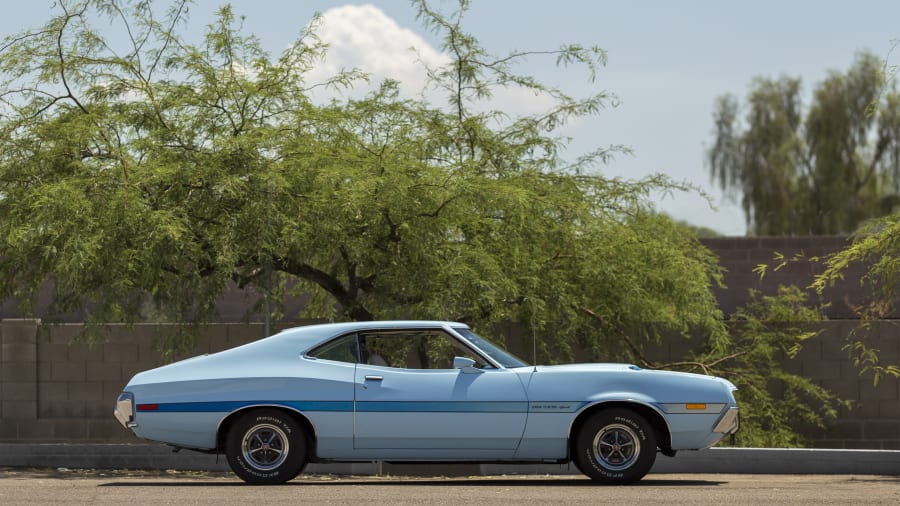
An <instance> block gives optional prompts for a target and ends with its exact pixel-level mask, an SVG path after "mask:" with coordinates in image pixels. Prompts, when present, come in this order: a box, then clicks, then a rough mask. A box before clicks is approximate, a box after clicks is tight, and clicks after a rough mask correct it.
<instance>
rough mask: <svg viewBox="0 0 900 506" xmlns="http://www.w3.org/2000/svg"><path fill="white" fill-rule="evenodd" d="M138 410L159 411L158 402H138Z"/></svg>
mask: <svg viewBox="0 0 900 506" xmlns="http://www.w3.org/2000/svg"><path fill="white" fill-rule="evenodd" d="M137 410H138V411H159V404H138V405H137Z"/></svg>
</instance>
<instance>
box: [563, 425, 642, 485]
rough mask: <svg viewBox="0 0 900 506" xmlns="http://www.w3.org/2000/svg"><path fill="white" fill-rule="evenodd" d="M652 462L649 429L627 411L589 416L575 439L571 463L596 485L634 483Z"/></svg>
mask: <svg viewBox="0 0 900 506" xmlns="http://www.w3.org/2000/svg"><path fill="white" fill-rule="evenodd" d="M655 460H656V433H655V432H654V431H653V427H652V426H651V425H650V424H649V423H648V422H647V420H645V419H644V418H643V417H642V416H640V415H638V414H637V413H635V412H634V411H631V410H629V409H622V408H616V409H608V410H605V411H601V412H599V413H596V414H594V415H592V416H591V417H590V418H588V419H587V421H586V422H585V423H584V425H583V426H582V427H581V430H580V431H579V432H578V435H577V436H576V440H575V464H576V465H577V466H578V468H579V469H580V470H581V471H582V472H583V473H584V474H586V475H588V476H589V477H590V478H591V479H593V480H594V481H597V482H600V483H607V484H616V485H621V484H626V483H634V482H636V481H638V480H640V479H641V478H643V477H644V476H645V475H646V474H647V473H648V472H650V468H651V467H653V462H654V461H655Z"/></svg>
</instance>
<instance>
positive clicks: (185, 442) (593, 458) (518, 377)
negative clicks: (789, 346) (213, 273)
mask: <svg viewBox="0 0 900 506" xmlns="http://www.w3.org/2000/svg"><path fill="white" fill-rule="evenodd" d="M735 389H736V388H735V386H734V385H733V384H731V383H730V382H728V381H726V380H724V379H721V378H715V377H711V376H703V375H697V374H687V373H676V372H667V371H653V370H644V369H640V368H639V367H636V366H634V365H622V364H575V365H558V366H531V365H528V364H526V363H525V362H523V361H522V360H520V359H518V358H516V357H514V356H512V355H510V354H509V353H507V352H506V351H504V350H502V349H501V348H499V347H497V346H496V345H494V344H492V343H491V342H490V341H488V340H486V339H484V338H482V337H479V336H478V335H476V334H475V333H474V332H472V330H470V329H469V327H468V326H466V325H464V324H461V323H453V322H441V321H382V322H356V323H337V324H326V325H312V326H308V327H299V328H295V329H290V330H285V331H284V332H281V333H279V334H276V335H274V336H271V337H268V338H266V339H262V340H260V341H256V342H253V343H250V344H246V345H244V346H240V347H237V348H233V349H230V350H227V351H223V352H220V353H215V354H212V355H205V356H201V357H195V358H191V359H188V360H184V361H181V362H177V363H174V364H170V365H166V366H163V367H159V368H157V369H152V370H149V371H144V372H142V373H139V374H137V375H135V376H134V378H132V379H131V381H130V382H129V383H128V385H127V386H126V387H125V391H124V392H123V393H122V394H121V395H120V396H119V399H118V401H117V403H116V407H115V416H116V418H117V419H118V420H119V422H120V423H121V424H122V425H123V426H125V427H127V428H129V429H131V430H132V431H133V432H134V434H135V435H137V436H138V437H141V438H144V439H149V440H153V441H161V442H163V443H167V444H169V445H172V446H175V447H179V448H188V449H193V450H200V451H206V452H212V453H225V454H226V455H227V458H228V463H229V465H230V466H231V469H232V470H233V471H234V472H235V474H237V475H238V476H239V477H240V478H241V479H243V480H244V481H246V482H249V483H254V484H278V483H284V482H286V481H288V480H290V479H292V478H294V477H295V476H297V475H298V474H299V473H300V472H301V471H302V470H303V468H304V467H305V465H306V464H307V463H308V462H360V461H373V460H382V461H402V462H458V461H465V462H473V461H487V462H522V463H527V462H558V463H564V462H568V461H572V462H574V463H575V464H576V465H577V466H578V468H579V469H580V470H581V471H582V472H583V473H585V474H586V475H588V476H590V477H591V478H592V479H594V480H595V481H598V482H602V483H613V484H619V483H631V482H635V481H637V480H640V479H641V478H642V477H643V476H644V475H645V474H647V472H648V471H649V470H650V468H651V466H652V465H653V462H654V461H655V459H656V453H657V449H658V450H659V452H661V453H662V454H664V455H667V456H674V455H675V452H676V451H677V450H697V449H703V448H708V447H710V446H712V445H714V444H716V443H717V442H718V441H719V440H721V439H722V438H723V437H724V436H725V435H728V434H734V433H735V432H737V430H738V408H737V406H736V404H735V400H734V395H733V393H732V392H733V391H734V390H735Z"/></svg>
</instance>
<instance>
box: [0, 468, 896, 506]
mask: <svg viewBox="0 0 900 506" xmlns="http://www.w3.org/2000/svg"><path fill="white" fill-rule="evenodd" d="M260 503H265V504H297V503H304V504H308V503H313V504H365V505H369V504H391V505H393V504H453V505H459V504H493V503H501V504H502V503H518V504H529V505H533V504H551V503H552V504H616V503H624V504H691V505H695V504H714V505H716V506H721V505H723V504H753V505H757V506H759V505H770V504H791V505H794V504H866V505H874V504H891V505H897V504H900V476H862V475H859V476H850V475H736V474H651V475H648V476H647V477H646V478H645V479H644V480H643V481H641V482H640V483H639V484H637V485H632V486H627V487H604V486H597V485H593V484H592V483H591V482H590V481H588V480H587V479H583V478H580V477H571V476H564V477H563V476H559V477H557V476H537V477H536V476H492V477H480V476H479V477H470V478H442V477H435V478H408V477H365V478H358V477H353V478H350V477H333V476H300V477H299V478H297V479H295V480H294V481H291V482H289V483H288V484H286V485H282V486H276V487H258V486H249V485H244V484H243V483H242V482H240V481H239V480H237V479H236V478H234V477H233V476H231V475H230V474H221V473H190V472H177V473H176V472H129V471H90V470H87V471H85V470H65V469H63V470H52V471H50V470H23V469H9V468H7V469H0V504H3V505H18V504H91V505H94V504H114V505H119V506H120V505H123V504H127V505H135V504H191V505H193V504H215V505H228V504H240V505H242V506H246V505H247V504H260Z"/></svg>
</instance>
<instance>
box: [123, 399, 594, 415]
mask: <svg viewBox="0 0 900 506" xmlns="http://www.w3.org/2000/svg"><path fill="white" fill-rule="evenodd" d="M584 404H585V403H584V402H554V403H546V402H543V403H541V402H530V403H529V402H525V401H521V402H519V401H511V402H507V401H458V402H453V401H451V402H441V401H410V402H406V401H360V402H357V403H356V410H357V412H365V413H528V412H532V413H548V412H549V413H572V412H575V411H577V410H578V409H579V408H581V406H583V405H584ZM259 405H268V406H285V407H289V408H293V409H296V410H297V411H327V412H347V413H352V412H353V401H272V400H268V401H266V400H263V401H218V402H170V403H160V404H158V405H157V406H158V408H157V409H155V410H152V411H142V410H141V412H143V413H154V412H155V413H227V412H231V411H236V410H238V409H241V408H244V407H247V406H259ZM138 407H139V408H140V404H139V405H138Z"/></svg>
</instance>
